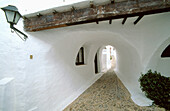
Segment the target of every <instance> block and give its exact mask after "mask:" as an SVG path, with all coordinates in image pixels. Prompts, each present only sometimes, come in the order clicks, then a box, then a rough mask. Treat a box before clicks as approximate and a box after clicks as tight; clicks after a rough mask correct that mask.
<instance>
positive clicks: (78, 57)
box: [76, 47, 84, 65]
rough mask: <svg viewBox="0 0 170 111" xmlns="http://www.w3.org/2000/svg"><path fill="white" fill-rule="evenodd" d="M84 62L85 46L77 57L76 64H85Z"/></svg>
mask: <svg viewBox="0 0 170 111" xmlns="http://www.w3.org/2000/svg"><path fill="white" fill-rule="evenodd" d="M83 64H84V48H83V47H81V48H80V50H79V52H78V54H77V58H76V65H83Z"/></svg>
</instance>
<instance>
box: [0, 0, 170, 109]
mask: <svg viewBox="0 0 170 111" xmlns="http://www.w3.org/2000/svg"><path fill="white" fill-rule="evenodd" d="M28 2H29V3H30V4H28ZM39 2H41V3H42V4H43V3H44V2H43V1H39ZM49 2H50V3H51V1H49ZM26 3H27V4H26ZM31 3H33V2H32V1H30V0H29V1H27V2H25V1H24V3H23V2H22V1H20V0H2V1H0V7H3V6H6V5H8V4H11V5H12V4H13V5H16V6H18V8H19V7H22V8H21V9H23V8H24V5H28V6H29V7H31V6H32V4H31ZM28 6H27V7H28ZM36 6H37V8H38V5H36ZM41 6H42V5H41ZM19 10H20V8H19ZM26 10H27V8H26V7H25V9H23V10H22V11H26ZM0 17H1V18H0V21H1V22H0V29H1V30H0V46H1V47H0V80H1V79H3V78H6V77H10V78H14V80H13V82H12V84H13V88H14V89H13V90H12V91H13V92H12V94H14V95H12V96H13V97H12V98H14V99H15V100H14V102H13V103H10V104H11V106H13V105H14V106H15V107H14V111H29V110H32V109H33V110H34V111H60V110H62V109H64V108H65V107H66V106H67V105H68V104H70V103H71V102H72V101H74V99H76V98H77V97H78V96H79V95H80V94H82V92H83V91H85V90H86V89H87V88H88V87H89V86H90V85H91V84H92V83H94V82H95V81H96V80H97V79H98V78H99V77H100V76H101V75H102V74H97V75H96V74H95V73H94V57H95V54H96V52H97V50H98V49H99V48H101V47H102V46H106V45H112V46H113V47H115V48H116V51H117V57H118V58H117V64H116V69H115V71H116V74H117V76H118V77H119V78H120V80H121V81H122V83H123V84H124V85H125V87H126V88H127V89H128V90H129V92H130V93H131V98H132V100H133V101H134V102H135V103H136V104H138V105H150V104H151V101H149V100H148V99H146V98H145V96H144V94H143V93H142V92H141V90H140V88H139V83H138V78H139V76H140V73H141V72H143V71H145V70H147V69H149V68H152V69H155V70H157V69H159V71H160V72H165V73H166V72H169V70H170V69H169V68H166V67H167V65H169V62H168V61H169V59H168V61H164V60H163V61H162V59H160V58H158V57H159V54H161V52H162V51H163V49H164V48H165V47H166V46H167V44H168V43H169V42H167V40H168V38H170V31H169V29H170V28H169V26H170V21H169V20H170V14H169V13H162V14H156V15H150V16H145V17H144V18H143V19H142V20H141V21H140V22H139V23H138V24H137V25H135V26H134V25H133V22H134V21H135V20H136V17H134V18H128V19H127V21H126V25H122V24H121V22H122V19H120V20H115V21H113V22H112V24H109V23H108V22H109V21H105V22H99V24H95V23H91V24H85V25H80V26H73V27H66V28H60V29H52V30H45V31H40V32H30V33H28V32H25V31H23V23H22V20H20V21H19V23H18V24H17V26H16V27H17V28H18V29H19V30H21V31H22V32H24V33H25V34H27V35H28V40H27V41H26V42H23V41H22V40H21V39H20V38H19V37H18V36H17V35H16V34H15V33H11V30H10V28H9V24H7V23H6V18H5V16H4V12H3V11H0ZM164 43H166V45H165V46H164V45H163V46H162V44H164ZM82 46H84V47H85V65H82V66H75V60H76V56H77V53H78V51H79V49H80V47H82ZM160 47H161V48H160ZM157 50H158V51H157ZM30 55H33V59H30ZM157 56H158V57H157ZM158 61H159V62H158ZM164 65H165V66H164ZM159 66H161V67H159ZM158 67H159V68H158ZM165 70H166V71H165ZM166 75H168V74H166ZM168 76H169V75H168ZM5 93H9V92H8V91H6V92H5ZM6 99H7V98H6ZM8 107H10V106H8Z"/></svg>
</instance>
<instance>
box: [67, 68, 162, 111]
mask: <svg viewBox="0 0 170 111" xmlns="http://www.w3.org/2000/svg"><path fill="white" fill-rule="evenodd" d="M64 111H164V109H162V108H156V107H140V106H138V105H136V104H135V103H134V102H133V101H132V100H131V98H130V93H129V92H128V90H127V89H126V88H125V86H124V85H123V84H122V82H121V81H120V79H119V78H118V77H117V76H116V74H115V73H114V72H113V71H108V72H107V73H106V74H104V75H103V76H102V77H101V78H100V79H98V80H97V81H96V82H95V83H94V84H93V85H92V86H90V87H89V88H88V89H87V90H86V91H85V92H84V93H83V94H81V95H80V96H79V97H78V98H77V99H76V100H75V101H74V102H73V103H71V104H70V105H69V106H68V107H67V108H65V109H64Z"/></svg>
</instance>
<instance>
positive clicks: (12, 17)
mask: <svg viewBox="0 0 170 111" xmlns="http://www.w3.org/2000/svg"><path fill="white" fill-rule="evenodd" d="M1 9H2V10H3V11H4V12H5V16H6V19H7V22H8V23H10V28H11V29H13V30H14V31H15V32H18V33H20V34H22V35H23V36H24V38H22V37H20V36H19V37H20V38H21V39H22V40H24V41H26V39H27V38H28V36H27V35H25V34H24V33H22V32H21V31H19V30H18V29H16V28H15V27H14V25H16V24H17V23H18V21H19V19H20V18H21V17H22V15H21V14H20V13H19V12H18V9H17V7H15V6H12V5H8V6H6V7H3V8H1Z"/></svg>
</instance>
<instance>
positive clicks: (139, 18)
mask: <svg viewBox="0 0 170 111" xmlns="http://www.w3.org/2000/svg"><path fill="white" fill-rule="evenodd" d="M143 16H144V15H140V16H139V17H138V18H137V19H136V20H135V22H134V25H136V24H137V23H138V22H139V21H140V20H141V19H142V17H143Z"/></svg>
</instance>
